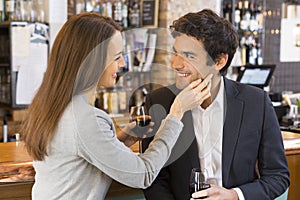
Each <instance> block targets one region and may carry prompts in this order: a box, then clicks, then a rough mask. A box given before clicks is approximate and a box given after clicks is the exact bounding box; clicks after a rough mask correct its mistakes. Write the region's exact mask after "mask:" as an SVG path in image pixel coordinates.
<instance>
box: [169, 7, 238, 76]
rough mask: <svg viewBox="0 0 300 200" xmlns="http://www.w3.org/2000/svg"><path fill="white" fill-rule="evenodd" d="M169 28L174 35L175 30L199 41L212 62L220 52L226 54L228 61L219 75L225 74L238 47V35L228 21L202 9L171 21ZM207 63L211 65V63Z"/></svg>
mask: <svg viewBox="0 0 300 200" xmlns="http://www.w3.org/2000/svg"><path fill="white" fill-rule="evenodd" d="M170 28H171V29H173V30H174V31H173V33H174V35H173V36H174V37H176V32H179V33H183V34H186V35H188V36H192V37H195V38H197V40H199V41H201V42H202V43H203V45H204V48H205V50H206V51H207V53H208V55H209V56H210V57H211V59H212V60H213V61H214V62H217V61H218V59H220V56H221V55H222V54H228V61H227V63H226V65H225V66H224V67H223V69H222V70H221V71H220V73H221V75H224V74H226V71H227V68H228V67H229V66H230V64H231V61H232V59H233V56H234V54H235V52H236V49H237V47H238V37H239V36H238V33H237V32H236V30H235V28H234V27H233V25H232V24H231V23H230V22H229V21H227V20H226V19H224V18H222V17H220V16H218V15H217V14H216V13H215V12H213V11H212V10H209V9H204V10H201V11H199V12H196V13H188V14H186V15H184V16H182V17H180V18H179V19H177V20H175V21H173V24H172V25H171V26H170ZM211 59H208V60H211ZM207 64H208V65H212V63H207Z"/></svg>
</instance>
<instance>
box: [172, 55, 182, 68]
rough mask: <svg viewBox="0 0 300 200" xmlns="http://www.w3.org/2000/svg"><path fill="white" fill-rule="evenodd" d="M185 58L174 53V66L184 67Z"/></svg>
mask: <svg viewBox="0 0 300 200" xmlns="http://www.w3.org/2000/svg"><path fill="white" fill-rule="evenodd" d="M183 63H184V58H183V57H182V56H181V55H179V54H174V55H173V58H172V68H174V69H180V68H183V67H184V65H183Z"/></svg>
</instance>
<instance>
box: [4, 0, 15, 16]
mask: <svg viewBox="0 0 300 200" xmlns="http://www.w3.org/2000/svg"><path fill="white" fill-rule="evenodd" d="M15 4H16V2H15V1H14V0H5V8H4V9H5V20H11V19H12V17H13V14H14V12H15V6H16V5H15Z"/></svg>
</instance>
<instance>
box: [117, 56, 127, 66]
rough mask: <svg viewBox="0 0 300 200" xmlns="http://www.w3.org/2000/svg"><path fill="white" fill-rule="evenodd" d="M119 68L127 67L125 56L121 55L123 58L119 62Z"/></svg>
mask: <svg viewBox="0 0 300 200" xmlns="http://www.w3.org/2000/svg"><path fill="white" fill-rule="evenodd" d="M118 67H119V68H124V67H126V62H125V59H124V56H123V55H121V57H120V60H119V63H118Z"/></svg>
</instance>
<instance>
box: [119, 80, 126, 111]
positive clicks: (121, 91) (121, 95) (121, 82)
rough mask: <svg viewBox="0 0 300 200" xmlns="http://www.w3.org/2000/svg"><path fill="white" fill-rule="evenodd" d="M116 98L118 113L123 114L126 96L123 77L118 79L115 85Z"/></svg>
mask: <svg viewBox="0 0 300 200" xmlns="http://www.w3.org/2000/svg"><path fill="white" fill-rule="evenodd" d="M117 90H118V97H119V113H125V112H126V111H127V94H126V90H125V88H124V77H122V76H121V77H120V78H119V82H118V85H117Z"/></svg>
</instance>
